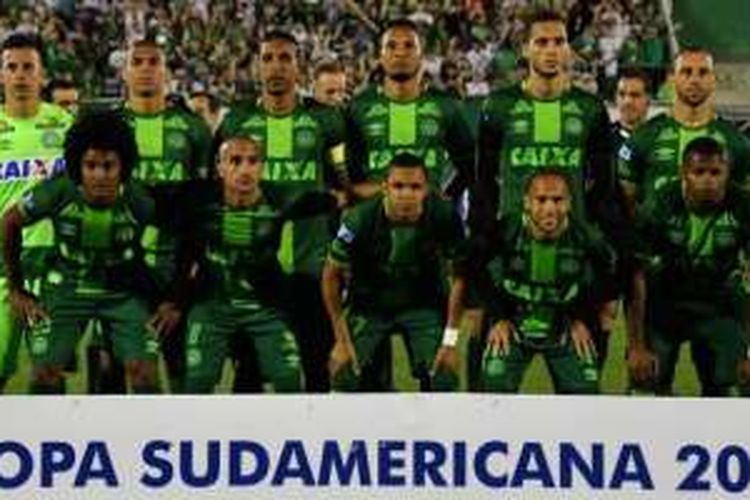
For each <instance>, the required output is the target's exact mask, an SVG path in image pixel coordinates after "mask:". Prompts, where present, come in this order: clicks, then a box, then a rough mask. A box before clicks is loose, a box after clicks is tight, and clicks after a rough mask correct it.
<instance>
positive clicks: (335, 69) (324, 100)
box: [313, 61, 347, 106]
mask: <svg viewBox="0 0 750 500" xmlns="http://www.w3.org/2000/svg"><path fill="white" fill-rule="evenodd" d="M346 98H347V95H346V71H345V70H344V67H343V66H342V65H341V63H340V62H338V61H323V62H321V63H319V64H318V65H317V66H315V71H314V84H313V99H315V102H317V103H318V104H322V105H324V106H342V105H343V104H344V102H345V101H346Z"/></svg>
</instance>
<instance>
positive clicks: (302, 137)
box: [294, 129, 315, 149]
mask: <svg viewBox="0 0 750 500" xmlns="http://www.w3.org/2000/svg"><path fill="white" fill-rule="evenodd" d="M294 142H296V143H297V146H299V147H300V148H302V149H310V148H312V147H314V146H315V132H313V131H312V130H306V129H302V130H298V131H297V133H296V134H295V137H294Z"/></svg>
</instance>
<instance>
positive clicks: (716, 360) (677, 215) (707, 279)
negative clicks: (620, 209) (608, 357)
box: [628, 137, 750, 396]
mask: <svg viewBox="0 0 750 500" xmlns="http://www.w3.org/2000/svg"><path fill="white" fill-rule="evenodd" d="M682 157H683V160H682V167H681V169H680V177H679V178H678V179H673V180H671V181H668V182H667V184H665V185H664V186H663V187H662V188H660V190H659V196H658V197H655V198H651V199H648V200H647V201H646V202H645V203H644V204H642V205H641V206H640V207H639V212H638V216H637V230H638V237H639V240H640V243H641V245H642V246H641V249H640V254H641V255H640V257H641V259H639V261H640V264H639V269H638V272H637V274H636V277H635V279H636V281H639V282H640V284H639V285H638V286H639V287H641V288H643V289H645V291H646V293H645V296H644V295H639V296H641V297H643V299H644V300H643V301H642V302H636V303H634V309H633V310H634V314H633V315H632V317H631V321H632V324H630V325H629V333H630V345H629V350H628V351H629V352H628V362H629V368H630V372H631V378H632V380H633V384H634V386H635V388H637V389H645V390H653V391H655V392H656V393H657V394H661V395H666V394H671V392H672V383H673V379H674V370H675V365H676V363H677V359H678V355H679V350H680V346H681V345H682V343H683V342H686V341H687V342H690V344H691V347H692V348H693V352H694V356H693V361H694V364H695V367H696V370H697V372H698V376H699V379H700V381H701V386H702V394H703V395H704V396H726V395H728V394H729V393H730V389H731V388H732V387H733V386H734V385H736V384H737V382H738V377H737V375H738V369H739V370H740V373H741V374H742V376H743V378H744V379H745V381H747V380H748V379H749V378H750V377H748V376H750V361H748V360H747V359H746V357H745V353H746V346H747V345H748V342H747V340H748V339H747V335H748V332H750V329H748V322H747V319H746V317H745V315H746V313H747V311H748V310H750V309H748V306H747V302H748V299H747V293H742V294H741V297H742V305H741V306H740V307H738V300H737V298H738V297H739V296H740V293H739V291H738V289H739V288H740V287H741V286H742V269H743V265H742V262H741V256H742V255H743V254H746V253H747V251H748V250H749V249H750V195H748V194H747V193H746V191H745V190H744V189H742V188H740V187H739V186H737V185H734V184H732V183H731V182H730V178H731V172H730V167H729V165H730V159H729V156H728V154H727V149H726V148H725V147H724V146H722V145H721V144H720V143H719V142H718V141H717V140H715V139H713V138H710V137H701V138H698V139H694V140H692V141H691V142H690V143H688V144H687V145H686V147H685V149H684V151H683V155H682ZM696 348H698V349H697V352H698V353H699V354H700V355H699V356H697V357H696V356H695V352H696Z"/></svg>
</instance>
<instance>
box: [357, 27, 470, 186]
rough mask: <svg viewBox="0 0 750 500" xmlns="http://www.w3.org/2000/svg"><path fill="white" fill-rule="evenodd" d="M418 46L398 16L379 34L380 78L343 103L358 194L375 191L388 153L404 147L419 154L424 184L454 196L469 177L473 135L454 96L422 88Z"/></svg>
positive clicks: (414, 29) (421, 56)
mask: <svg viewBox="0 0 750 500" xmlns="http://www.w3.org/2000/svg"><path fill="white" fill-rule="evenodd" d="M423 59H424V54H423V48H422V40H421V38H420V36H419V32H418V29H417V27H416V26H415V25H414V23H412V22H411V21H409V20H406V19H400V20H396V21H393V22H391V23H390V24H389V26H388V28H387V29H386V31H385V33H384V34H383V36H382V39H381V45H380V65H381V67H382V70H383V73H384V79H383V83H382V84H381V85H373V86H370V87H368V88H367V89H365V90H364V91H363V92H362V93H360V94H359V95H357V96H356V97H355V98H354V99H353V100H352V102H351V104H350V106H349V112H348V115H349V120H350V122H351V126H350V128H349V130H350V132H351V135H350V144H351V157H352V158H356V159H361V161H363V162H364V165H363V168H364V169H365V177H366V178H367V180H369V181H370V183H368V184H362V185H361V186H360V188H359V194H360V195H361V196H363V197H367V196H369V195H372V194H373V193H376V192H377V191H378V190H379V189H380V187H381V185H382V180H383V178H384V175H385V173H386V171H387V168H388V165H389V163H390V161H391V159H392V158H393V156H394V155H395V154H396V153H398V152H402V151H408V152H410V153H413V154H415V155H417V156H420V157H422V158H424V159H425V164H426V166H427V169H428V170H429V172H430V176H429V177H430V184H431V187H433V188H435V189H436V190H437V191H438V192H440V193H443V194H445V195H447V196H449V197H451V198H455V199H457V198H458V197H459V196H460V195H461V194H462V192H463V191H464V190H465V189H466V188H467V187H468V186H469V185H470V184H471V182H473V179H474V149H475V144H474V140H473V138H472V137H471V132H470V128H469V125H468V123H466V121H465V119H464V114H463V112H462V110H461V109H460V105H459V103H458V101H456V100H455V99H453V98H452V97H450V96H449V95H448V94H447V93H445V92H443V91H439V90H436V89H433V88H425V83H424V79H423V67H422V65H423Z"/></svg>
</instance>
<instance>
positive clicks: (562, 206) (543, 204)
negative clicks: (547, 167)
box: [524, 175, 570, 238]
mask: <svg viewBox="0 0 750 500" xmlns="http://www.w3.org/2000/svg"><path fill="white" fill-rule="evenodd" d="M524 205H525V208H526V213H527V214H528V216H529V218H530V219H531V222H532V223H533V224H534V226H535V227H536V228H537V230H538V231H539V232H540V233H541V234H542V235H543V236H544V237H546V238H554V237H556V235H558V234H559V231H560V230H561V228H562V227H563V226H564V224H565V222H566V220H567V218H568V214H569V213H570V193H569V191H568V185H567V184H566V183H565V181H564V180H563V179H562V178H561V177H559V176H556V175H543V176H540V177H537V178H536V179H534V180H533V181H532V182H531V185H530V186H529V190H528V192H527V193H526V197H525V200H524Z"/></svg>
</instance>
